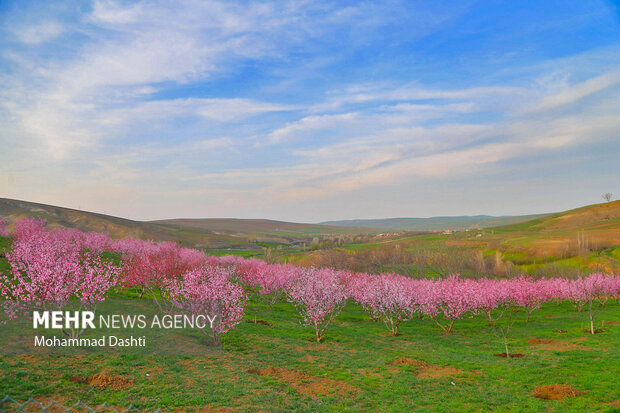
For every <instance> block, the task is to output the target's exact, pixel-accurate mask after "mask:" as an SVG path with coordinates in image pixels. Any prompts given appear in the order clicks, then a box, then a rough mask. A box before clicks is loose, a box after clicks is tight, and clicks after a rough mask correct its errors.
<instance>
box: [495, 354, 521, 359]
mask: <svg viewBox="0 0 620 413" xmlns="http://www.w3.org/2000/svg"><path fill="white" fill-rule="evenodd" d="M493 355H494V356H495V357H503V358H511V359H518V358H521V357H525V354H522V353H510V357H508V354H506V353H498V354H493Z"/></svg>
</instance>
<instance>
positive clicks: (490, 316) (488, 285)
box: [473, 278, 512, 327]
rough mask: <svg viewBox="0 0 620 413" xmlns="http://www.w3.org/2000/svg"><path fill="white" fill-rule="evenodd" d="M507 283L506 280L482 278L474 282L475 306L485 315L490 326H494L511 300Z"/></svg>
mask: <svg viewBox="0 0 620 413" xmlns="http://www.w3.org/2000/svg"><path fill="white" fill-rule="evenodd" d="M508 283H509V281H507V280H501V281H500V280H489V279H485V278H482V279H479V280H477V281H476V283H475V284H474V288H475V293H474V298H473V299H474V300H476V304H475V307H476V308H477V309H478V310H479V311H481V312H482V313H483V314H484V315H485V317H486V319H487V320H488V322H489V324H490V325H491V327H495V325H496V324H497V321H498V320H499V319H500V318H502V316H503V315H504V312H505V311H506V309H507V308H508V307H509V306H510V304H511V302H512V301H511V299H510V289H509V288H508Z"/></svg>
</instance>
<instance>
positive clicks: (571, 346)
mask: <svg viewBox="0 0 620 413" xmlns="http://www.w3.org/2000/svg"><path fill="white" fill-rule="evenodd" d="M580 341H583V340H580ZM527 343H529V344H535V345H540V347H541V348H542V349H543V350H546V351H572V350H586V351H587V350H591V349H590V348H588V347H583V346H581V345H579V344H576V343H570V342H568V341H563V340H553V339H550V338H543V339H541V338H532V339H530V340H527Z"/></svg>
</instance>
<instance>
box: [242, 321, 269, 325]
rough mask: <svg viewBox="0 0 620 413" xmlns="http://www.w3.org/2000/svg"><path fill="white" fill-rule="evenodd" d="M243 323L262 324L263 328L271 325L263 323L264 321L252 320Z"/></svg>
mask: <svg viewBox="0 0 620 413" xmlns="http://www.w3.org/2000/svg"><path fill="white" fill-rule="evenodd" d="M245 322H246V323H249V324H262V325H264V326H270V325H271V323H270V322H269V321H265V320H256V321H254V320H245Z"/></svg>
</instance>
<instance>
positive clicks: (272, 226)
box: [0, 198, 372, 248]
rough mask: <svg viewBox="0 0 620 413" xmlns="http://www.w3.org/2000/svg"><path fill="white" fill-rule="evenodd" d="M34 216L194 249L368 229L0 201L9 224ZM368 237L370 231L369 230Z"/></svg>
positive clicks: (57, 224) (0, 214) (54, 223)
mask: <svg viewBox="0 0 620 413" xmlns="http://www.w3.org/2000/svg"><path fill="white" fill-rule="evenodd" d="M28 216H35V217H38V218H43V219H45V220H46V221H47V223H48V225H49V226H50V227H68V228H78V229H80V230H83V231H99V232H106V233H108V234H109V235H110V236H111V237H113V238H125V237H134V238H140V239H153V240H173V241H178V242H180V243H182V244H184V245H188V246H194V247H198V248H230V247H245V248H256V246H255V245H253V244H254V243H255V242H256V241H264V242H273V243H282V244H287V243H291V242H294V241H301V240H307V239H310V240H311V238H312V237H314V236H329V235H336V234H353V233H364V232H368V231H369V230H367V229H366V230H363V229H360V228H349V227H334V226H324V225H317V224H297V223H290V222H280V221H271V220H254V219H252V220H244V219H171V220H163V221H152V222H144V221H133V220H129V219H125V218H118V217H114V216H110V215H104V214H98V213H93V212H87V211H80V210H75V209H70V208H63V207H58V206H52V205H45V204H38V203H34V202H27V201H19V200H14V199H7V198H0V217H5V218H7V220H8V221H9V225H11V224H12V223H14V222H15V221H16V220H17V219H19V218H23V217H28ZM370 232H372V230H370Z"/></svg>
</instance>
